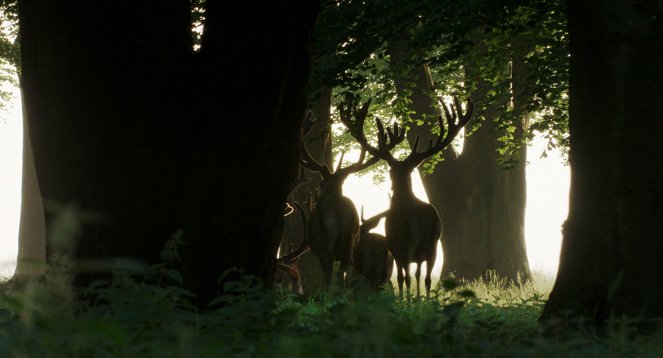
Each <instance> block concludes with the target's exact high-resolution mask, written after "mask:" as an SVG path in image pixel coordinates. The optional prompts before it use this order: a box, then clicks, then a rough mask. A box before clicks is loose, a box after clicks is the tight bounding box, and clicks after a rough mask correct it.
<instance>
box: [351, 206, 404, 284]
mask: <svg viewBox="0 0 663 358" xmlns="http://www.w3.org/2000/svg"><path fill="white" fill-rule="evenodd" d="M387 212H388V211H383V212H381V213H379V214H377V215H375V216H373V217H371V218H369V219H364V207H363V206H362V208H361V226H360V227H359V244H358V245H357V249H356V250H355V253H354V268H355V272H356V273H357V274H358V275H361V276H363V277H364V278H365V279H366V281H367V283H368V285H369V287H371V288H372V289H378V288H379V287H380V286H381V285H384V284H386V283H388V282H389V279H390V278H391V274H392V272H393V271H394V257H393V256H392V255H391V253H390V252H389V248H388V247H387V241H386V238H385V237H384V235H380V234H376V233H372V232H370V231H371V230H373V229H374V228H375V227H376V226H378V223H380V220H382V218H384V217H385V216H386V215H387Z"/></svg>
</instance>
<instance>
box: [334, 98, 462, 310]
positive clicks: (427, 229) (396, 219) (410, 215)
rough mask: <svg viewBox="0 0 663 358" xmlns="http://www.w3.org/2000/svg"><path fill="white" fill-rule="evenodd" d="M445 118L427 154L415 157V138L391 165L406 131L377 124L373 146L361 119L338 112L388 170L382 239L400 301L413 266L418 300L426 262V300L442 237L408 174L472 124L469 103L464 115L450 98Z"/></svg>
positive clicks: (434, 214)
mask: <svg viewBox="0 0 663 358" xmlns="http://www.w3.org/2000/svg"><path fill="white" fill-rule="evenodd" d="M442 107H443V109H444V114H445V117H446V122H447V128H446V131H445V126H444V123H443V122H444V121H443V118H442V116H439V117H438V123H439V126H440V135H439V137H438V138H437V140H436V141H435V142H433V141H432V140H431V141H430V142H429V144H428V149H426V150H424V151H422V152H419V151H418V147H419V137H417V138H416V140H415V142H414V145H413V147H412V150H411V152H410V154H409V155H408V156H407V157H406V158H405V159H403V160H398V159H396V158H395V157H394V156H393V155H392V154H391V153H390V149H391V148H393V146H394V145H393V142H401V141H403V139H404V138H405V130H404V129H401V128H398V126H397V125H394V129H393V130H392V129H391V128H387V130H386V132H385V128H384V125H383V124H382V122H381V121H380V120H379V119H378V118H376V119H375V122H376V125H377V128H378V145H377V147H374V146H372V145H371V144H370V143H369V142H368V140H367V139H366V136H365V135H364V119H365V117H355V120H352V119H351V118H350V115H349V114H350V112H351V111H352V110H353V109H352V108H350V106H347V105H346V106H343V108H341V110H340V114H341V121H342V122H343V123H344V124H345V125H346V126H347V127H348V128H349V129H350V132H351V134H352V136H353V137H354V138H355V139H356V140H357V141H358V142H359V143H360V144H361V146H362V148H364V149H365V150H367V151H368V152H369V153H370V154H371V155H373V156H374V157H378V158H380V159H383V160H385V161H386V162H387V164H389V176H390V178H391V190H392V192H393V195H392V198H391V203H390V208H389V212H388V213H387V216H386V222H385V233H386V237H387V246H388V247H389V251H390V252H391V254H392V255H393V256H394V260H395V261H396V268H397V280H398V292H399V294H400V296H401V297H403V282H405V286H406V289H407V292H410V283H411V279H410V272H409V265H410V263H413V262H414V263H416V264H417V269H416V272H415V278H416V280H417V297H419V296H420V289H419V278H420V275H421V264H422V263H423V262H424V261H425V262H426V278H425V285H426V295H427V296H429V295H430V286H431V271H432V270H433V265H435V259H436V256H437V241H438V240H439V238H440V235H441V233H442V222H441V220H440V216H439V214H438V213H437V210H436V209H435V208H434V207H433V206H432V205H430V204H428V203H425V202H423V201H421V200H419V199H418V198H417V197H416V196H415V195H414V192H413V191H412V179H411V177H410V175H411V173H412V171H413V170H414V169H415V168H416V167H418V166H419V165H420V164H421V163H422V162H423V161H424V160H425V159H426V158H428V157H430V156H432V155H434V154H435V153H437V152H439V151H441V150H442V149H444V148H445V147H446V146H448V145H449V144H450V143H451V141H452V140H453V139H454V138H455V137H456V135H457V134H458V132H459V131H460V129H461V128H463V126H465V125H466V124H467V123H468V122H469V121H470V119H471V118H472V111H473V108H474V105H473V103H472V101H471V100H470V99H468V104H467V111H466V112H465V113H463V109H462V106H461V103H460V101H459V100H458V98H454V106H453V107H451V109H450V108H449V107H448V106H447V105H446V104H444V103H443V104H442Z"/></svg>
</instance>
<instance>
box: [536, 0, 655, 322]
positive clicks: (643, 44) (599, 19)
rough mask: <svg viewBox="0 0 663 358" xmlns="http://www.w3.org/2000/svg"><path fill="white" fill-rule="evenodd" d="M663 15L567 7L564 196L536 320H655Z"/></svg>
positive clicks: (638, 6) (591, 4)
mask: <svg viewBox="0 0 663 358" xmlns="http://www.w3.org/2000/svg"><path fill="white" fill-rule="evenodd" d="M662 18H663V8H661V6H660V2H656V1H639V2H604V1H598V0H594V1H569V2H568V21H569V33H570V45H571V68H570V71H571V72H570V74H571V83H570V93H569V98H570V107H569V109H570V134H571V138H570V140H571V149H570V157H569V159H570V162H571V192H570V208H569V216H568V219H567V220H566V223H565V224H564V239H563V242H562V252H561V260H560V266H559V272H558V275H557V280H556V282H555V286H554V288H553V290H552V293H551V295H550V299H549V301H548V302H547V304H546V306H545V309H544V312H543V316H542V320H543V321H544V322H556V321H558V319H574V318H582V319H588V320H589V321H590V322H591V323H593V324H595V325H598V326H603V325H605V324H606V322H607V320H608V319H609V318H610V317H628V318H635V319H640V320H642V321H645V322H646V321H648V320H650V319H653V318H659V319H660V318H661V317H663V261H662V260H661V257H662V256H663V245H662V243H663V185H662V183H663V161H661V157H662V156H663V147H662V146H661V138H663V88H662V87H661V83H663V68H662V67H661V54H662V53H663V42H662V41H661V36H662V35H663V22H661V19H662Z"/></svg>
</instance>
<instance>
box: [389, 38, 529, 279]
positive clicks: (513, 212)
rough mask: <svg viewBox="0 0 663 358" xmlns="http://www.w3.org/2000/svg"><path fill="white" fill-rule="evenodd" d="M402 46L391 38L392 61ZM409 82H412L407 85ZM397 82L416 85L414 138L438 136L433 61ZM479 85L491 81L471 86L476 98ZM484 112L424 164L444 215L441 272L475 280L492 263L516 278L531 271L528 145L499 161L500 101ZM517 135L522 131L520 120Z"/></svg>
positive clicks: (502, 273)
mask: <svg viewBox="0 0 663 358" xmlns="http://www.w3.org/2000/svg"><path fill="white" fill-rule="evenodd" d="M402 51H403V50H399V49H398V48H395V47H393V46H392V51H391V58H392V63H396V64H397V65H398V63H399V61H402V60H403V59H404V58H405V54H404V53H403V52H402ZM401 65H402V64H401ZM411 82H414V86H409V85H408V83H411ZM396 86H397V89H398V90H399V92H400V93H401V94H404V93H405V89H406V88H408V87H410V88H411V90H412V94H411V96H410V99H411V101H412V102H411V104H410V108H411V109H412V110H413V111H415V113H416V115H415V118H414V119H415V120H419V119H421V120H423V122H424V125H422V126H414V125H413V126H412V127H411V130H410V131H409V132H408V141H409V142H410V145H413V143H414V141H415V139H416V137H417V136H419V137H420V141H421V143H427V142H428V141H429V140H430V139H431V138H432V139H434V138H435V136H434V135H432V134H431V129H432V128H433V125H434V124H435V123H436V121H437V117H438V116H440V115H442V114H441V111H440V109H438V108H437V107H436V105H435V104H434V102H433V101H432V100H431V97H430V95H429V94H430V93H431V92H432V90H433V85H432V80H431V77H430V73H429V71H428V68H427V67H426V66H425V65H419V66H415V67H412V69H411V70H410V71H409V74H408V75H407V76H405V77H402V78H397V79H396ZM482 91H487V88H481V89H480V90H479V91H477V93H475V94H474V96H473V97H474V101H475V102H479V103H480V102H481V101H482V100H483V94H482ZM483 115H484V116H485V118H486V120H485V121H484V122H483V123H482V126H481V127H480V128H479V129H478V130H477V131H476V132H475V133H473V134H472V136H470V137H467V138H465V141H464V144H463V151H462V153H457V152H456V150H455V149H454V148H453V147H451V146H449V147H448V148H447V149H446V150H445V151H444V158H445V159H444V161H443V162H441V163H438V164H437V166H436V168H435V171H434V172H433V173H432V174H425V173H423V171H420V175H421V180H422V182H423V185H424V189H425V190H426V194H427V195H428V199H429V201H430V202H431V204H433V206H435V207H436V208H437V209H438V212H439V213H440V216H441V218H442V224H443V233H442V252H443V266H442V275H443V276H448V275H451V274H453V275H454V276H455V277H457V278H462V279H468V280H472V279H476V278H480V277H482V276H484V275H485V274H486V273H487V272H488V271H495V273H496V274H497V275H498V276H499V277H500V278H503V279H507V280H510V281H512V282H515V281H516V280H517V279H518V275H522V278H524V279H529V277H530V270H529V264H528V261H527V252H526V250H525V237H524V221H525V220H524V216H525V160H526V157H525V155H526V152H525V148H524V147H523V148H521V150H520V152H519V153H518V154H519V155H520V156H521V157H520V158H521V160H520V161H518V162H516V163H515V165H514V167H513V168H510V169H508V170H506V169H504V168H502V167H501V166H500V165H499V164H498V154H497V148H498V146H499V142H498V140H497V139H498V138H499V136H500V135H501V134H502V131H501V130H499V129H497V128H496V126H495V124H494V123H493V121H494V119H495V117H496V115H497V112H496V107H494V106H493V107H490V108H488V110H487V111H486V112H485V113H483ZM470 125H472V124H470ZM514 135H516V136H522V135H523V128H519V129H518V131H516V133H514ZM516 139H518V138H516Z"/></svg>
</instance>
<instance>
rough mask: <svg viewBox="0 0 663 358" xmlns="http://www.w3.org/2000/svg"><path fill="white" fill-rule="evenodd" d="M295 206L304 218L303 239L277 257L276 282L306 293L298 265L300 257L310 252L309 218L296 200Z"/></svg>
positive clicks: (291, 290)
mask: <svg viewBox="0 0 663 358" xmlns="http://www.w3.org/2000/svg"><path fill="white" fill-rule="evenodd" d="M295 207H296V208H297V210H298V211H299V215H300V217H301V220H302V241H301V242H300V244H299V245H298V246H297V248H296V249H294V250H293V249H292V247H291V248H290V252H288V253H287V254H285V255H283V256H281V257H279V258H277V259H276V273H275V275H274V283H276V284H278V285H282V286H284V287H285V288H286V289H287V290H288V291H290V292H297V293H300V294H302V293H304V288H303V287H302V276H301V273H300V272H299V268H298V267H297V261H298V260H299V258H300V257H301V256H302V255H304V254H305V253H307V252H308V250H309V243H308V235H307V225H308V219H307V217H306V211H305V210H304V207H303V206H302V205H301V204H300V203H298V202H295ZM293 210H294V209H293ZM290 214H292V211H290V212H288V213H286V214H285V215H284V216H288V215H290Z"/></svg>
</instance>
